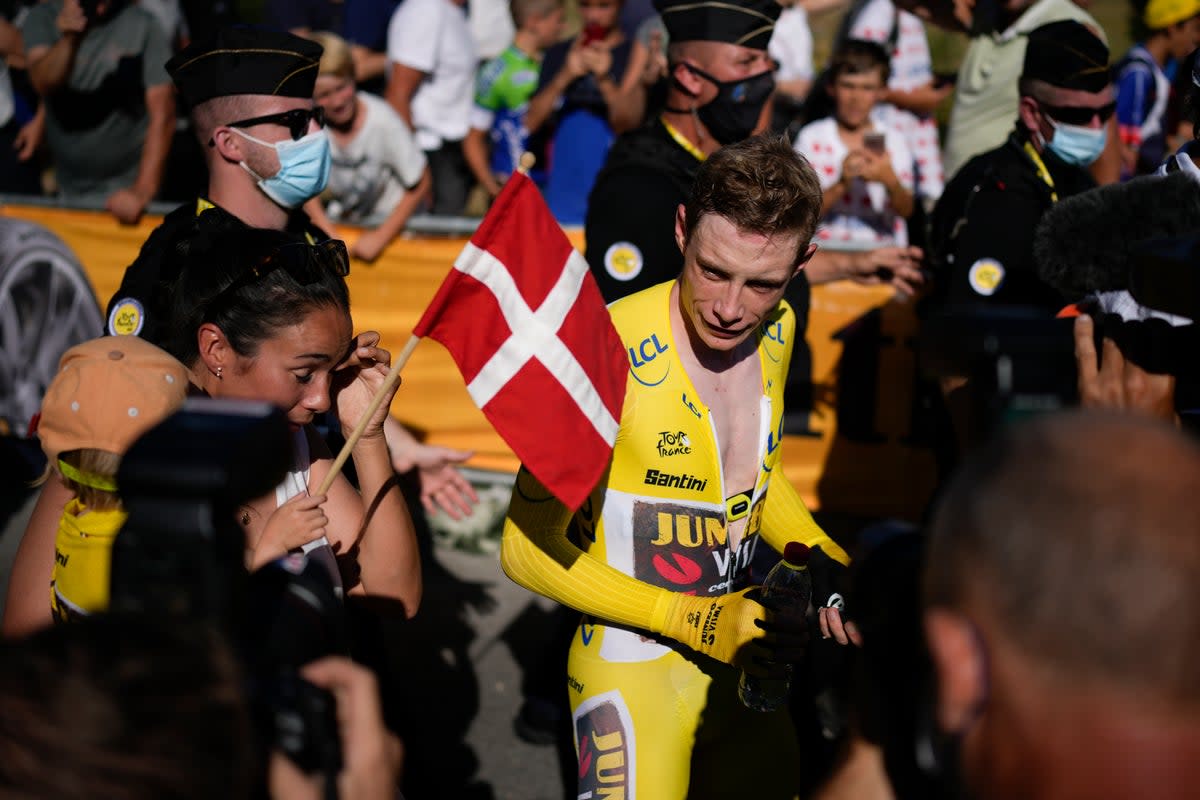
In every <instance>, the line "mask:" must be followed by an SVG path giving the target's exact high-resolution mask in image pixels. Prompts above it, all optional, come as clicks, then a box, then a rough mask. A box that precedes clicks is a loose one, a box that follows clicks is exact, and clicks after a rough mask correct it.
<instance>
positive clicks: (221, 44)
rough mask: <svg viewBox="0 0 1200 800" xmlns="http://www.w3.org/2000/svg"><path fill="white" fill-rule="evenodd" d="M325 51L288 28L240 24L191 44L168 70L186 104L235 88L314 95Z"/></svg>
mask: <svg viewBox="0 0 1200 800" xmlns="http://www.w3.org/2000/svg"><path fill="white" fill-rule="evenodd" d="M322 52H323V48H322V47H321V45H319V44H317V43H316V42H313V41H310V40H308V39H303V38H301V37H299V36H293V35H292V34H290V33H285V32H283V31H277V30H270V29H266V28H252V27H245V26H238V27H232V28H223V29H221V30H218V31H217V32H216V34H215V35H213V36H212V37H211V38H209V39H207V40H205V41H201V42H196V43H194V44H192V45H190V46H189V47H188V48H187V49H185V50H184V51H183V52H181V53H179V54H178V55H176V56H175V57H173V58H172V59H171V60H170V61H168V62H167V72H168V73H170V75H171V78H172V79H174V81H175V86H176V87H178V89H179V93H180V94H181V95H182V96H183V99H184V102H186V103H187V105H188V106H196V105H197V104H199V103H203V102H204V101H205V100H211V99H213V98H214V97H228V96H230V95H236V94H263V95H274V96H277V97H304V98H311V97H312V96H313V86H314V85H315V84H316V81H317V68H318V66H319V64H320V62H321V53H322Z"/></svg>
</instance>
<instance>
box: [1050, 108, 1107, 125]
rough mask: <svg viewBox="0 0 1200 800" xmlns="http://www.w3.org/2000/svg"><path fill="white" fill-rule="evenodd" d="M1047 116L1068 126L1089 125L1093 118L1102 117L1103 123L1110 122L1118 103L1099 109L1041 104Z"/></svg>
mask: <svg viewBox="0 0 1200 800" xmlns="http://www.w3.org/2000/svg"><path fill="white" fill-rule="evenodd" d="M1039 105H1040V106H1041V109H1042V111H1043V112H1044V113H1045V114H1046V116H1048V117H1050V118H1051V119H1053V120H1055V121H1056V122H1062V123H1065V124H1067V125H1087V124H1088V123H1089V122H1091V121H1092V117H1100V121H1101V122H1108V118H1109V117H1111V116H1112V115H1113V112H1114V111H1116V110H1117V104H1116V103H1109V104H1108V105H1105V106H1100V107H1099V108H1089V107H1087V106H1052V105H1048V104H1046V103H1041V104H1039Z"/></svg>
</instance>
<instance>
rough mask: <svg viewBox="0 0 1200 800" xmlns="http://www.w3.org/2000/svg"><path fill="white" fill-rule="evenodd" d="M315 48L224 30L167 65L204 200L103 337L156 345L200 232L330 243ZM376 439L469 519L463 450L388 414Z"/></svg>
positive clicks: (153, 243) (133, 288)
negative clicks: (198, 150)
mask: <svg viewBox="0 0 1200 800" xmlns="http://www.w3.org/2000/svg"><path fill="white" fill-rule="evenodd" d="M322 52H323V49H322V47H321V46H320V45H319V44H317V43H316V42H312V41H309V40H308V39H302V38H300V37H298V36H293V35H292V34H290V33H284V32H281V31H272V30H267V29H261V28H247V27H233V28H224V29H221V30H219V31H217V32H216V33H215V34H214V35H213V36H212V37H211V38H210V39H208V40H207V41H204V42H198V43H196V44H194V45H192V46H190V47H188V48H187V49H186V50H184V51H183V52H181V53H179V54H178V55H176V56H175V57H174V58H172V59H171V60H170V61H168V62H167V71H168V72H169V73H170V74H171V77H172V78H173V79H174V81H175V85H176V87H178V89H179V93H180V95H181V96H182V97H183V99H184V102H185V103H187V105H188V107H189V108H190V109H191V112H190V118H191V121H192V128H193V131H194V132H195V134H196V136H197V137H198V138H199V140H200V145H201V147H202V148H203V149H204V153H205V160H206V163H207V166H208V175H209V179H208V193H207V196H206V197H200V198H197V199H196V201H195V202H190V203H185V204H184V205H182V206H180V207H179V208H177V209H175V210H174V211H172V212H171V213H170V214H168V215H167V216H166V218H164V219H163V222H162V224H161V225H159V226H158V227H157V228H156V229H155V230H154V232H153V233H151V234H150V237H149V239H147V240H146V243H145V244H144V245H143V246H142V250H141V252H140V253H139V254H138V257H137V259H136V260H135V261H134V262H133V264H131V265H130V266H129V267H128V269H126V270H125V277H124V278H123V279H122V281H121V286H120V288H119V289H118V290H117V292H116V294H115V295H114V296H113V299H112V300H111V301H110V302H109V305H108V333H110V334H113V335H126V334H132V335H135V336H141V337H142V338H144V339H148V340H150V341H152V342H154V343H155V344H162V342H163V339H164V338H165V337H166V336H167V334H168V330H167V328H168V325H169V317H170V313H171V304H172V300H171V290H172V287H173V285H174V283H175V280H176V278H178V276H179V269H180V264H181V263H182V259H179V258H176V257H174V256H175V255H176V254H177V253H179V252H181V251H183V250H185V249H186V248H187V247H188V245H189V243H190V242H192V241H193V240H194V239H195V238H196V237H198V236H211V235H220V233H221V232H222V231H228V230H231V229H235V228H240V227H243V226H252V227H256V228H271V229H274V230H279V231H288V232H290V233H292V234H294V235H295V236H296V238H297V240H298V241H307V242H309V243H315V242H318V241H323V240H325V239H327V238H329V237H328V235H327V234H326V233H325V232H324V231H322V230H321V229H320V228H318V227H316V226H315V225H313V224H312V222H311V221H310V220H309V218H308V215H307V214H305V213H304V211H303V210H302V209H301V206H302V205H303V204H304V202H305V201H306V200H308V199H309V198H311V197H315V196H316V195H318V194H320V192H321V190H322V189H324V188H325V182H326V180H327V179H328V178H329V165H330V153H329V139H328V133H327V132H326V131H325V129H324V118H323V115H322V114H321V110H320V108H319V107H315V106H314V105H313V99H312V98H313V86H314V84H315V83H316V79H317V71H318V65H319V63H320V60H321V53H322ZM384 433H385V435H386V437H387V441H388V447H389V448H390V451H391V455H392V465H393V466H394V467H395V469H396V471H397V472H401V473H403V472H408V471H409V470H416V471H417V475H418V479H419V482H420V494H421V501H422V504H423V505H424V506H425V508H426V509H427V510H429V511H431V512H432V511H433V510H434V509H435V508H436V509H441V510H442V511H444V512H446V513H447V514H448V515H450V516H451V517H453V518H455V519H459V518H460V517H462V516H463V515H466V514H470V513H471V507H472V505H473V504H474V503H476V502H478V496H477V495H476V493H475V490H474V488H473V487H472V486H471V484H470V483H469V482H468V481H467V479H466V478H465V477H463V475H462V473H460V472H459V471H458V469H457V468H456V466H455V465H456V464H458V463H460V462H462V461H465V460H466V459H467V458H469V457H470V456H471V453H469V452H467V451H461V450H451V449H449V448H445V447H438V446H435V445H428V444H425V443H423V442H420V441H418V440H417V439H416V438H415V437H414V436H413V434H412V433H411V432H410V431H408V430H407V429H406V428H404V426H402V425H401V424H400V423H399V422H398V421H396V420H395V419H394V418H392V417H389V418H388V420H387V423H386V424H385V426H384Z"/></svg>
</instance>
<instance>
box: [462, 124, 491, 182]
mask: <svg viewBox="0 0 1200 800" xmlns="http://www.w3.org/2000/svg"><path fill="white" fill-rule="evenodd" d="M463 157H464V158H466V159H467V166H469V167H470V168H471V174H472V175H474V176H475V180H477V181H479V185H480V186H482V187H483V188H484V189H485V190H487V193H488V195H489V196H491V197H495V196H496V195H498V194H500V182H499V181H497V180H496V176H495V175H493V174H492V168H491V165H490V164H488V134H487V131H482V130H480V129H479V128H471V129H470V130H469V131H467V138H465V139H463Z"/></svg>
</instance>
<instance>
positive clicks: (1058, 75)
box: [1021, 20, 1110, 92]
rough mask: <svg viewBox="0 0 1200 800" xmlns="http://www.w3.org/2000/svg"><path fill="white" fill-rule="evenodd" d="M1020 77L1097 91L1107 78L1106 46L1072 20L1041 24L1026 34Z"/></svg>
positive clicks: (1102, 87)
mask: <svg viewBox="0 0 1200 800" xmlns="http://www.w3.org/2000/svg"><path fill="white" fill-rule="evenodd" d="M1021 77H1022V78H1024V79H1026V80H1039V81H1044V82H1045V83H1048V84H1050V85H1051V86H1057V87H1059V88H1060V89H1075V90H1078V91H1082V92H1099V91H1101V90H1103V89H1104V87H1105V86H1108V84H1109V81H1110V76H1109V69H1108V46H1107V45H1105V44H1104V42H1103V41H1101V40H1100V37H1098V36H1096V34H1094V33H1092V32H1091V31H1090V30H1088V29H1087V27H1085V26H1084V25H1082V24H1081V23H1079V22H1076V21H1074V20H1063V21H1061V22H1051V23H1050V24H1048V25H1042V26H1041V27H1040V28H1035V29H1034V30H1033V31H1032V32H1030V34H1029V43H1028V46H1027V47H1026V48H1025V65H1024V68H1023V69H1022V70H1021Z"/></svg>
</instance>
